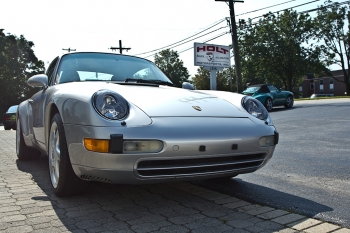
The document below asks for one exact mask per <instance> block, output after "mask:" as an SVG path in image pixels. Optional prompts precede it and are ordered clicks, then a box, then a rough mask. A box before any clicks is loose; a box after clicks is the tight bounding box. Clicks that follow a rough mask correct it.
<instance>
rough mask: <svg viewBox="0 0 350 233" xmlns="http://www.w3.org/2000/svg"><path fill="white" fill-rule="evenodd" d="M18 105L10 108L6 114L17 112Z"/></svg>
mask: <svg viewBox="0 0 350 233" xmlns="http://www.w3.org/2000/svg"><path fill="white" fill-rule="evenodd" d="M17 108H18V105H14V106H11V107H10V108H9V109H8V110H7V113H15V112H16V111H17Z"/></svg>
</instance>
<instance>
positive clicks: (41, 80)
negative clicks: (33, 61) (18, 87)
mask: <svg viewBox="0 0 350 233" xmlns="http://www.w3.org/2000/svg"><path fill="white" fill-rule="evenodd" d="M27 83H28V85H29V86H31V87H44V88H46V87H47V83H48V78H47V76H46V75H45V74H37V75H34V76H32V77H30V78H29V79H28V81H27Z"/></svg>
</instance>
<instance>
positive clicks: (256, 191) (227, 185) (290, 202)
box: [192, 176, 333, 217]
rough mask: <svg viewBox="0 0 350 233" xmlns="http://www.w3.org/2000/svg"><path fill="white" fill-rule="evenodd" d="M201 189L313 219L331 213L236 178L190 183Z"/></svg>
mask: <svg viewBox="0 0 350 233" xmlns="http://www.w3.org/2000/svg"><path fill="white" fill-rule="evenodd" d="M192 183H193V184H196V185H199V186H201V187H204V188H207V189H212V190H216V191H219V192H221V193H225V194H227V195H231V196H234V197H237V198H240V199H242V200H245V201H249V202H255V203H257V204H262V205H266V203H268V204H269V206H271V207H274V208H277V209H280V208H281V206H285V207H284V208H287V209H284V210H287V211H290V212H294V213H298V214H302V215H305V216H308V217H315V216H316V215H317V214H319V213H324V212H328V211H333V208H330V207H328V206H326V205H323V204H320V203H317V202H314V201H311V200H308V199H305V198H302V197H299V196H295V195H292V194H288V193H285V192H282V191H279V190H275V189H271V188H267V187H264V186H261V185H257V184H253V183H249V182H246V181H244V180H242V179H240V178H239V176H238V177H236V178H232V179H227V180H217V179H213V180H204V181H196V182H192Z"/></svg>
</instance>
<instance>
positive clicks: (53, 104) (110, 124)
mask: <svg viewBox="0 0 350 233" xmlns="http://www.w3.org/2000/svg"><path fill="white" fill-rule="evenodd" d="M28 84H29V85H30V86H32V87H41V89H40V91H38V92H37V93H36V94H35V95H33V96H32V97H31V98H30V99H28V100H26V101H24V102H22V103H21V104H20V105H19V107H18V110H17V133H16V153H17V156H18V159H19V160H31V159H38V158H39V157H40V155H41V154H44V155H47V156H48V158H49V159H48V161H49V175H50V179H51V183H52V186H53V189H54V192H55V193H56V195H58V196H66V195H72V194H76V193H79V192H82V191H83V190H84V189H86V187H87V183H88V182H87V181H100V182H107V183H117V184H121V183H124V184H143V183H154V182H167V181H174V180H194V179H211V178H228V177H234V176H236V175H238V174H241V173H249V172H254V171H256V170H257V169H259V168H261V167H262V166H264V165H265V164H266V163H267V162H268V161H269V159H270V158H271V157H272V154H273V152H274V149H275V146H276V144H277V143H278V133H277V131H276V129H275V127H274V125H273V123H272V121H271V118H270V116H269V114H268V113H267V111H266V109H265V107H264V106H263V105H262V104H261V103H260V102H259V101H258V100H256V99H253V98H251V97H249V96H244V95H240V94H235V93H230V92H222V91H204V90H193V88H191V87H193V86H191V85H190V84H189V83H185V84H184V85H183V87H184V88H176V87H173V84H172V83H171V81H170V80H169V79H168V78H167V77H166V76H165V75H164V74H163V73H162V72H161V71H160V70H159V69H158V68H157V67H156V66H155V65H154V64H153V63H152V62H150V61H148V60H145V59H142V58H138V57H133V56H125V55H119V54H109V53H70V54H66V55H63V56H61V57H57V58H56V59H54V61H53V62H52V63H51V64H50V65H49V67H48V69H47V72H46V74H40V75H35V76H33V77H31V78H29V79H28Z"/></svg>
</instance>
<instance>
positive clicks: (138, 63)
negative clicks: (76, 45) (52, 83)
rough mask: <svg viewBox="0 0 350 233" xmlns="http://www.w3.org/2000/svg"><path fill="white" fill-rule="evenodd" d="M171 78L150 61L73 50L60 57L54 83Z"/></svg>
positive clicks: (163, 79) (163, 80)
mask: <svg viewBox="0 0 350 233" xmlns="http://www.w3.org/2000/svg"><path fill="white" fill-rule="evenodd" d="M130 79H133V80H146V81H162V82H169V83H171V81H170V80H169V79H168V78H167V77H166V76H165V75H164V74H163V73H162V71H161V70H159V69H158V67H157V66H155V65H154V64H153V63H152V62H150V61H148V60H145V59H141V58H137V57H131V56H124V55H119V54H107V53H73V54H67V55H64V56H63V57H62V59H61V61H60V66H59V69H58V72H57V77H56V83H66V82H77V81H104V82H105V81H119V82H125V81H126V80H127V81H128V80H130Z"/></svg>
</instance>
